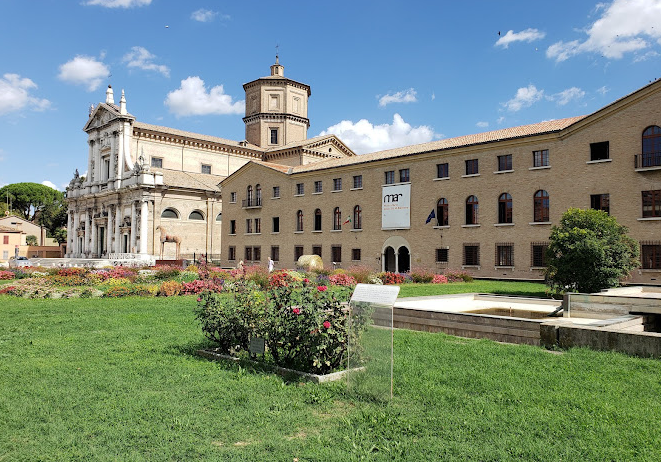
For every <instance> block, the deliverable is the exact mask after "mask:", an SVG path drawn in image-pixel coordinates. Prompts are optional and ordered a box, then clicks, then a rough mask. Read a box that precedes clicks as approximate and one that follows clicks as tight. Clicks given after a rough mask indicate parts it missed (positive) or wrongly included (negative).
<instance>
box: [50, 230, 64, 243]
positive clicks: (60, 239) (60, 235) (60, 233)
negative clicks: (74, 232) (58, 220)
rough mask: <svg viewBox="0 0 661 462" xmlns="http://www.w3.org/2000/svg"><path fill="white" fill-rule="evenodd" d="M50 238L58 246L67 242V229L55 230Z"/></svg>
mask: <svg viewBox="0 0 661 462" xmlns="http://www.w3.org/2000/svg"><path fill="white" fill-rule="evenodd" d="M51 237H52V238H53V239H55V240H56V241H57V243H58V244H63V243H65V242H67V229H66V228H57V229H56V230H54V231H53V235H52V236H51Z"/></svg>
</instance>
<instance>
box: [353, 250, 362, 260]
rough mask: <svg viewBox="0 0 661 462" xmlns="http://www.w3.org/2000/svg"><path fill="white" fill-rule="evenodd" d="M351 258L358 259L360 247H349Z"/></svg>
mask: <svg viewBox="0 0 661 462" xmlns="http://www.w3.org/2000/svg"><path fill="white" fill-rule="evenodd" d="M351 260H353V261H360V249H351Z"/></svg>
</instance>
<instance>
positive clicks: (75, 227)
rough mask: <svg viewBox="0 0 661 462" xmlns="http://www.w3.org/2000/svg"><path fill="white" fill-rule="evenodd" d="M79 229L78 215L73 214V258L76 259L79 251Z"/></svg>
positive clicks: (76, 213)
mask: <svg viewBox="0 0 661 462" xmlns="http://www.w3.org/2000/svg"><path fill="white" fill-rule="evenodd" d="M79 227H80V214H79V213H78V212H74V214H73V256H74V258H78V257H79V256H80V255H79V253H80V249H79V248H78V242H79V241H78V228H79Z"/></svg>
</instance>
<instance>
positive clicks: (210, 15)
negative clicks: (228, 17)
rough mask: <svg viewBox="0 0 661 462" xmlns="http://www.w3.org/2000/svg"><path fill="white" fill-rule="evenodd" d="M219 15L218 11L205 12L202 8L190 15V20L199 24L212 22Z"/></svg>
mask: <svg viewBox="0 0 661 462" xmlns="http://www.w3.org/2000/svg"><path fill="white" fill-rule="evenodd" d="M217 15H218V12H217V11H211V10H205V9H204V8H200V9H199V10H196V11H193V12H192V13H191V15H190V18H191V19H192V20H194V21H199V22H210V21H213V20H214V18H215V17H216V16H217Z"/></svg>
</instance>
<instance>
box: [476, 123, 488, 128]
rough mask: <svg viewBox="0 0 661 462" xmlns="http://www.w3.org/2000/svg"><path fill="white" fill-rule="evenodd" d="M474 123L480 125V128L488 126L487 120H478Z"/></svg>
mask: <svg viewBox="0 0 661 462" xmlns="http://www.w3.org/2000/svg"><path fill="white" fill-rule="evenodd" d="M475 125H476V126H478V127H480V128H487V127H488V126H489V122H482V121H480V122H478V123H476V124H475Z"/></svg>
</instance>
